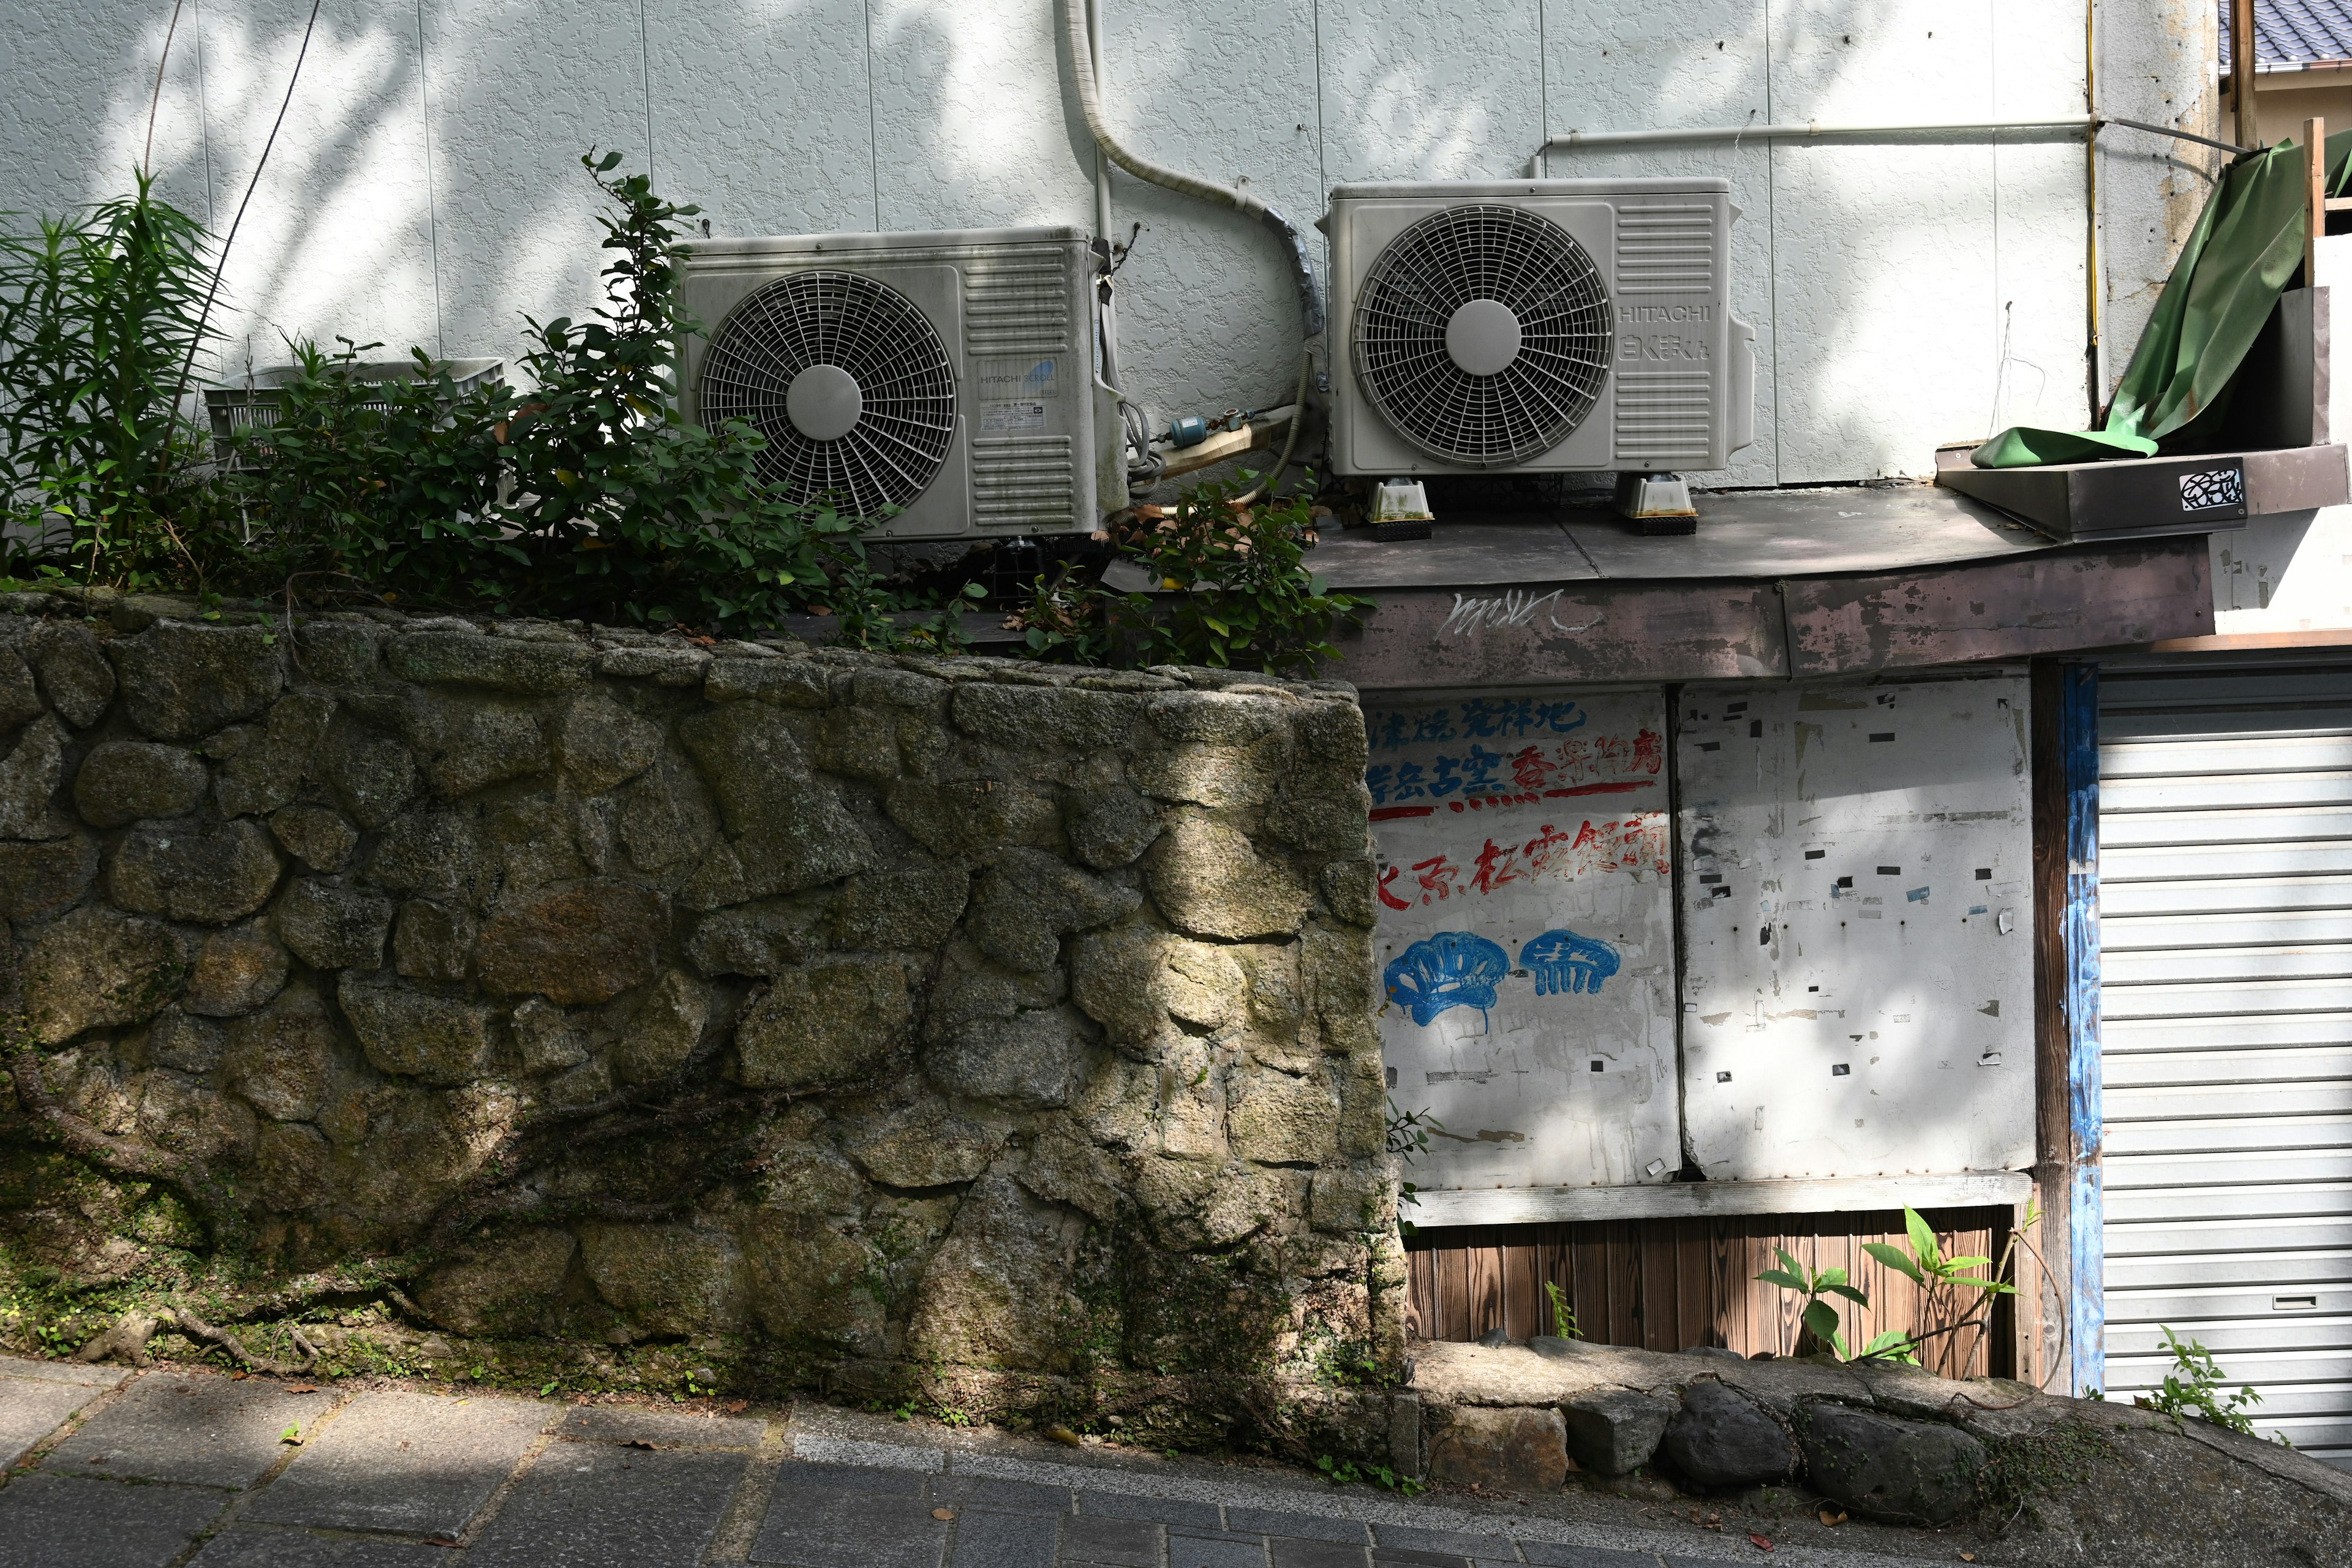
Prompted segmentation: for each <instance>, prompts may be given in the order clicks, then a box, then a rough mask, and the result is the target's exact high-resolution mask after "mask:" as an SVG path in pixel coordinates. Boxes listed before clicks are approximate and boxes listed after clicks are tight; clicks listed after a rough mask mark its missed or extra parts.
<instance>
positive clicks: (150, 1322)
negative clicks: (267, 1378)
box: [73, 1307, 319, 1377]
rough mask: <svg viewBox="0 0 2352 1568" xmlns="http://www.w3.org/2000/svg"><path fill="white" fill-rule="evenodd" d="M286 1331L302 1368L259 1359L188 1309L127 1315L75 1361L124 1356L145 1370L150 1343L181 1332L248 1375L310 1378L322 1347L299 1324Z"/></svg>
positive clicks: (76, 1357) (168, 1309)
mask: <svg viewBox="0 0 2352 1568" xmlns="http://www.w3.org/2000/svg"><path fill="white" fill-rule="evenodd" d="M286 1328H287V1331H288V1332H289V1333H290V1334H292V1335H293V1336H294V1348H295V1349H297V1350H299V1351H300V1352H302V1357H303V1359H302V1361H301V1363H300V1364H299V1365H294V1366H289V1365H288V1364H287V1363H284V1362H276V1361H271V1360H270V1359H269V1358H268V1357H267V1356H257V1355H255V1354H254V1353H253V1352H251V1351H249V1350H247V1349H246V1348H245V1342H244V1341H243V1340H240V1339H238V1338H237V1337H236V1335H235V1334H233V1333H231V1332H229V1331H227V1330H226V1329H216V1328H215V1327H213V1326H212V1325H211V1324H210V1323H207V1322H205V1321H204V1320H203V1319H202V1318H199V1317H197V1316H196V1315H195V1314H194V1312H191V1311H189V1310H187V1309H186V1308H185V1307H166V1308H164V1309H163V1311H162V1312H160V1313H157V1314H155V1315H153V1316H150V1315H149V1314H147V1313H145V1312H138V1311H132V1312H125V1313H124V1314H123V1315H122V1318H121V1321H119V1322H117V1323H116V1324H115V1325H114V1327H112V1328H110V1329H109V1330H107V1331H106V1332H104V1333H102V1334H100V1335H99V1336H98V1338H96V1339H94V1340H92V1341H90V1342H89V1343H88V1344H86V1345H84V1346H82V1347H81V1349H79V1350H78V1351H76V1352H74V1356H73V1358H74V1360H76V1361H78V1362H99V1361H104V1360H105V1359H106V1358H107V1357H109V1356H120V1357H121V1358H122V1359H123V1360H125V1361H127V1362H129V1363H131V1365H132V1366H145V1365H147V1364H148V1363H149V1361H150V1359H151V1358H150V1357H149V1355H148V1354H147V1342H148V1341H150V1340H152V1339H153V1338H154V1337H155V1335H156V1334H157V1333H159V1332H161V1331H164V1330H167V1329H170V1330H176V1331H179V1332H180V1333H182V1334H184V1335H185V1336H186V1337H187V1338H188V1339H190V1340H192V1341H194V1342H195V1343H197V1344H200V1345H212V1346H215V1347H216V1348H217V1349H219V1350H220V1351H221V1352H223V1353H225V1354H226V1355H227V1356H228V1358H229V1359H230V1360H231V1361H233V1362H235V1363H236V1364H237V1365H239V1366H241V1367H244V1368H245V1369H246V1370H247V1371H248V1372H261V1373H268V1374H270V1375H271V1376H273V1377H305V1376H308V1375H309V1374H310V1373H311V1372H312V1371H313V1370H314V1369H315V1368H316V1367H317V1366H318V1364H319V1347H318V1346H317V1345H315V1344H312V1343H311V1342H310V1336H308V1335H307V1334H305V1333H303V1331H302V1330H301V1326H300V1325H299V1324H296V1323H289V1324H288V1325H287V1326H286Z"/></svg>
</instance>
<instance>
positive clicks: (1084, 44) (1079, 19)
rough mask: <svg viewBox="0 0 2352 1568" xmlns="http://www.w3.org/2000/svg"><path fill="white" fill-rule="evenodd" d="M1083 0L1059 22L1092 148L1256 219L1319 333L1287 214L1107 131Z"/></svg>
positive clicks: (1310, 265) (1318, 296) (1317, 297)
mask: <svg viewBox="0 0 2352 1568" xmlns="http://www.w3.org/2000/svg"><path fill="white" fill-rule="evenodd" d="M1085 5H1086V0H1062V26H1063V30H1064V32H1066V34H1067V35H1068V37H1069V44H1070V74H1071V75H1072V76H1073V77H1074V78H1076V83H1077V89H1078V107H1079V108H1080V109H1081V110H1084V111H1085V114H1086V120H1087V131H1088V132H1090V133H1091V134H1092V135H1093V137H1094V139H1095V146H1096V147H1097V149H1098V150H1099V151H1100V152H1101V153H1103V155H1104V156H1105V157H1108V159H1109V160H1110V161H1111V162H1112V163H1117V164H1118V166H1119V167H1120V168H1122V169H1125V170H1126V171H1127V172H1128V173H1129V174H1133V175H1134V176H1135V177H1136V178H1137V179H1139V180H1144V181H1148V182H1149V183H1150V184H1155V185H1159V186H1161V187H1163V188H1165V189H1167V190H1171V191H1175V192H1177V193H1179V194H1180V195H1188V196H1192V197H1194V198H1195V199H1197V200H1200V201H1204V202H1212V203H1214V204H1215V205H1219V206H1223V207H1231V208H1232V209H1233V210H1234V211H1235V212H1237V213H1240V214H1242V215H1243V216H1245V217H1252V218H1255V219H1256V220H1257V221H1258V222H1259V223H1261V224H1263V225H1264V226H1265V227H1266V228H1267V229H1269V230H1271V231H1272V232H1273V233H1274V235H1275V237H1276V238H1278V239H1280V240H1281V241H1282V243H1283V247H1284V249H1285V251H1286V253H1287V256H1288V258H1289V261H1290V269H1291V274H1292V277H1293V279H1294V280H1295V281H1296V283H1297V288H1298V310H1299V316H1300V319H1301V321H1303V322H1304V324H1305V327H1306V331H1305V333H1304V335H1305V336H1307V337H1310V338H1312V337H1317V336H1319V335H1320V334H1321V332H1322V331H1323V285H1322V283H1321V281H1320V280H1319V279H1318V278H1317V277H1316V276H1315V259H1314V257H1313V255H1312V253H1311V252H1309V251H1308V249H1307V237H1306V236H1305V235H1303V234H1301V233H1299V231H1298V228H1297V226H1296V225H1294V224H1293V223H1292V222H1291V221H1290V220H1289V219H1288V218H1286V217H1284V216H1282V215H1281V214H1280V213H1278V212H1276V211H1275V210H1274V209H1273V208H1272V207H1270V206H1268V205H1265V203H1264V202H1262V201H1260V200H1258V199H1257V198H1256V197H1255V196H1253V195H1248V194H1246V193H1245V192H1242V191H1238V190H1235V189H1234V188H1233V187H1232V186H1230V185H1220V184H1215V183H1213V182H1212V181H1208V180H1203V179H1202V178H1200V177H1199V176H1197V175H1193V174H1185V173H1183V172H1182V171H1181V170H1178V169H1171V168H1169V167H1168V166H1167V165H1166V164H1164V163H1153V162H1151V161H1150V159H1148V158H1145V157H1142V156H1140V155H1139V154H1137V153H1131V152H1129V151H1128V149H1127V148H1125V147H1123V146H1121V145H1120V144H1119V142H1118V137H1116V136H1114V135H1113V134H1111V129H1110V122H1109V121H1108V120H1106V119H1105V118H1104V116H1103V109H1102V100H1101V99H1100V97H1099V95H1098V93H1097V83H1096V81H1095V71H1094V50H1093V47H1091V43H1090V40H1089V39H1088V37H1087V14H1086V9H1085Z"/></svg>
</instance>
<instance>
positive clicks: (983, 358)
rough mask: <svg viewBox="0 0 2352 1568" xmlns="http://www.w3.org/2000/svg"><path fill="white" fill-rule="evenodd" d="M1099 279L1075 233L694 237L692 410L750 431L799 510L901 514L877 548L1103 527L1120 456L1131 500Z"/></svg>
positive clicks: (685, 291) (682, 389)
mask: <svg viewBox="0 0 2352 1568" xmlns="http://www.w3.org/2000/svg"><path fill="white" fill-rule="evenodd" d="M1093 270H1094V268H1093V261H1092V258H1091V257H1090V255H1089V253H1088V250H1087V236H1086V235H1084V234H1082V233H1080V232H1079V231H1078V230H1076V229H1075V228H1017V229H1016V228H1008V229H977V230H971V231H958V232H950V233H934V234H832V235H814V236H809V237H790V238H767V239H703V240H697V241H695V242H694V245H693V254H692V255H691V257H690V258H688V260H687V261H686V262H685V263H684V264H683V265H682V266H681V267H680V268H679V292H680V295H681V298H682V300H683V303H684V304H685V306H686V308H687V310H689V311H690V312H692V313H693V315H694V316H695V318H696V319H697V320H698V321H701V322H702V324H703V331H702V335H700V336H697V337H693V338H689V339H688V340H687V342H685V343H684V344H683V345H682V350H681V353H680V355H679V366H678V369H679V386H678V391H679V396H680V399H681V404H682V407H683V409H684V412H685V413H686V416H688V418H690V419H694V420H697V421H698V422H699V423H701V424H704V425H709V426H718V425H719V424H721V423H722V422H724V421H726V420H729V419H743V420H748V421H749V422H750V423H751V425H752V426H755V427H757V428H758V430H759V431H760V432H761V435H763V436H765V437H767V441H768V445H767V448H766V450H765V451H763V452H762V453H761V456H760V465H761V468H762V470H763V471H764V472H765V473H766V474H767V476H768V477H769V478H770V479H773V480H777V481H780V482H782V483H783V484H785V485H787V486H789V487H790V489H791V491H792V493H793V494H794V495H798V496H804V497H808V498H811V499H814V498H817V497H820V496H830V497H833V498H834V499H835V502H836V504H838V505H839V506H840V507H841V508H842V509H843V510H845V511H850V512H855V513H856V514H857V515H860V516H865V517H883V516H884V515H885V514H886V513H890V515H889V516H888V517H887V521H883V522H882V523H881V524H880V525H879V526H877V528H876V529H875V530H874V531H873V534H872V535H871V537H876V538H888V539H946V538H954V537H958V536H970V537H987V536H1013V535H1022V534H1038V533H1069V532H1076V531H1089V530H1092V529H1093V528H1095V527H1096V526H1097V521H1096V520H1097V511H1096V502H1095V498H1096V491H1097V475H1098V473H1099V472H1100V470H1101V468H1102V465H1103V464H1104V462H1105V461H1106V458H1105V452H1104V445H1105V443H1108V463H1109V464H1110V467H1111V469H1112V471H1113V472H1115V473H1116V474H1118V482H1119V484H1120V487H1121V489H1120V492H1119V493H1120V496H1121V499H1122V500H1123V499H1124V485H1125V467H1124V461H1123V458H1122V455H1121V453H1120V451H1119V447H1118V420H1117V417H1116V416H1115V414H1113V415H1111V416H1107V417H1106V416H1098V410H1097V404H1096V384H1095V376H1094V341H1093V333H1094V324H1093V323H1094V316H1093V305H1092V299H1093V289H1092V280H1093ZM891 509H897V510H895V512H893V511H892V510H891Z"/></svg>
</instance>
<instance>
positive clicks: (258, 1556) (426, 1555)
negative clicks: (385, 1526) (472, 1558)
mask: <svg viewBox="0 0 2352 1568" xmlns="http://www.w3.org/2000/svg"><path fill="white" fill-rule="evenodd" d="M188 1568H449V1549H448V1548H447V1547H446V1546H422V1545H419V1544H417V1543H416V1542H411V1541H386V1540H383V1538H381V1537H370V1536H365V1535H316V1534H313V1533H312V1532H310V1531H307V1530H293V1529H284V1528H278V1529H248V1528H246V1527H243V1526H240V1527H238V1528H237V1529H236V1530H232V1531H226V1532H225V1533H223V1534H220V1535H216V1536H215V1537H213V1539H212V1540H210V1541H208V1542H205V1549H204V1550H203V1551H202V1552H197V1553H196V1554H195V1556H194V1558H193V1559H191V1560H190V1562H189V1563H188Z"/></svg>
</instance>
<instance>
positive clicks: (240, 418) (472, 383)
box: [205, 359, 506, 463]
mask: <svg viewBox="0 0 2352 1568" xmlns="http://www.w3.org/2000/svg"><path fill="white" fill-rule="evenodd" d="M436 368H439V369H443V370H446V371H447V372H448V373H449V379H450V381H451V382H452V383H453V384H455V385H456V386H457V395H458V396H460V397H463V396H464V395H466V394H467V393H469V392H471V391H473V390H474V389H475V388H476V387H478V386H481V385H484V384H487V383H489V382H492V381H496V380H498V379H499V374H500V373H501V372H503V371H504V370H505V369H506V361H504V360H498V359H453V360H444V361H442V362H440V363H439V365H438V366H437V367H436ZM300 374H301V366H299V365H291V364H273V365H269V366H268V367H266V368H264V369H261V370H257V371H255V372H254V373H253V374H252V375H251V376H250V377H249V378H247V380H245V381H242V382H239V383H237V384H235V385H231V386H208V387H206V388H205V413H206V414H208V415H209V416H211V418H212V424H213V456H214V457H215V458H218V459H219V460H220V461H221V462H223V463H234V462H235V461H236V437H238V436H240V435H242V434H244V433H245V432H246V431H248V430H257V429H267V428H268V427H269V426H272V425H275V424H277V423H278V404H279V402H280V401H281V400H282V399H283V397H284V391H283V389H284V388H285V387H286V386H287V385H288V384H289V383H291V382H292V381H294V380H295V379H296V378H297V377H298V376H299V375H300ZM350 374H351V375H352V379H354V380H356V381H358V382H360V383H362V384H365V385H368V386H389V385H392V384H395V383H399V382H411V381H415V379H416V376H417V370H416V362H415V360H413V359H404V360H392V359H386V360H361V361H359V362H358V363H355V364H353V365H352V366H351V367H350ZM361 406H362V407H363V408H379V409H381V408H389V407H391V406H392V405H391V404H390V403H389V402H384V403H364V404H362V405H361Z"/></svg>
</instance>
